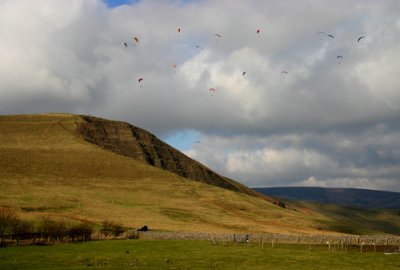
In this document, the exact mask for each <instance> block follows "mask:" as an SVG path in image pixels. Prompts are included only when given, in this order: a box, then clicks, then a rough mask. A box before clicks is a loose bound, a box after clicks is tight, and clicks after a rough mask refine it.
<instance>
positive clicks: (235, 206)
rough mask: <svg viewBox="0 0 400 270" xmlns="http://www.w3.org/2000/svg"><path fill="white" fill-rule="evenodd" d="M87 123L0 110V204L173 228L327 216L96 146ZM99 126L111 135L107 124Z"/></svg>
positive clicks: (307, 227) (275, 227) (274, 225)
mask: <svg viewBox="0 0 400 270" xmlns="http://www.w3.org/2000/svg"><path fill="white" fill-rule="evenodd" d="M92 124H93V122H92V123H91V122H90V121H88V120H87V119H85V118H83V117H81V116H77V115H68V114H46V115H17V116H0V131H1V132H0V168H1V170H0V207H13V208H15V209H17V210H18V212H19V214H20V216H21V217H23V218H27V219H33V220H40V219H41V218H43V216H50V217H55V218H62V219H68V220H76V221H80V220H85V221H89V222H93V223H96V224H100V223H101V222H103V221H105V220H113V221H115V222H120V223H121V224H123V225H124V226H127V227H133V228H135V227H139V226H142V225H144V224H145V225H148V226H149V227H150V228H151V229H157V230H173V231H203V232H244V231H251V232H280V233H315V232H319V233H323V232H321V231H318V229H317V228H318V227H319V226H320V222H321V220H326V221H329V220H328V219H326V218H325V217H324V216H323V215H320V214H318V213H313V215H308V214H307V213H305V212H303V211H293V210H288V209H284V208H281V207H278V206H276V205H274V204H273V203H271V202H269V201H267V200H265V199H264V198H262V197H259V196H253V195H249V194H246V193H245V192H237V191H232V190H228V189H225V188H221V187H217V186H214V185H209V184H205V183H202V182H199V181H192V180H189V179H187V178H184V177H181V176H179V175H178V174H176V173H173V172H170V171H167V170H163V169H160V168H158V167H155V166H151V165H149V164H148V162H149V161H148V160H147V161H146V160H139V159H134V158H131V157H128V156H126V155H121V154H117V153H116V152H117V151H116V152H112V151H109V150H107V149H105V148H107V147H104V146H103V147H99V145H97V144H94V143H90V142H88V139H89V140H90V138H93V136H92V135H91V134H89V135H88V136H86V139H85V137H84V136H83V135H82V132H80V133H79V132H78V130H80V131H81V128H82V126H83V125H89V127H90V125H92ZM106 125H108V124H106ZM118 125H119V124H118ZM111 126H112V125H111ZM95 128H96V129H97V127H96V124H95ZM129 128H130V127H128V129H129ZM111 130H112V129H111ZM104 132H105V133H106V134H108V138H112V136H110V129H109V128H108V127H107V128H104ZM107 132H108V133H107ZM121 132H122V131H121V130H119V129H118V131H116V133H115V134H121ZM92 134H98V133H97V131H93V133H92ZM91 136H92V137H91ZM122 144H123V143H122V142H121V140H120V144H119V145H120V146H119V147H120V149H121V151H123V147H122V146H121V145H122ZM142 147H143V148H144V149H150V148H151V147H152V146H150V145H143V146H142ZM114 150H115V149H114ZM142 151H144V150H142ZM147 152H148V153H149V155H150V156H151V155H152V154H151V153H150V150H147ZM154 160H155V163H157V162H158V161H157V160H156V159H154ZM196 166H200V165H196ZM197 170H198V169H194V170H193V171H197ZM204 170H206V169H204ZM221 178H222V177H221ZM230 189H233V188H232V187H230Z"/></svg>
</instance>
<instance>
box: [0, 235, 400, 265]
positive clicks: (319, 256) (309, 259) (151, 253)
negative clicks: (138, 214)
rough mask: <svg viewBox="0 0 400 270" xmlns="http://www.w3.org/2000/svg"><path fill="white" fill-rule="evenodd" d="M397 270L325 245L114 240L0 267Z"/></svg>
mask: <svg viewBox="0 0 400 270" xmlns="http://www.w3.org/2000/svg"><path fill="white" fill-rule="evenodd" d="M121 268H123V269H126V268H127V269H399V268H400V255H398V254H394V255H384V254H383V253H373V252H369V253H360V251H359V249H354V250H351V251H349V250H348V251H347V252H344V251H337V252H329V251H328V250H327V248H326V247H324V246H312V247H311V250H310V247H309V246H308V245H307V246H306V245H275V246H274V248H272V247H271V246H269V245H266V246H264V247H260V246H258V245H237V246H234V245H230V246H223V245H217V246H213V245H211V244H210V242H208V241H155V240H114V241H97V242H87V243H79V244H60V245H54V246H27V247H8V248H1V249H0V269H2V270H6V269H121Z"/></svg>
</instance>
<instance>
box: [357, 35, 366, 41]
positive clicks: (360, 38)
mask: <svg viewBox="0 0 400 270" xmlns="http://www.w3.org/2000/svg"><path fill="white" fill-rule="evenodd" d="M363 38H365V37H362V36H361V37H359V38H358V39H357V42H360V40H362V39H363Z"/></svg>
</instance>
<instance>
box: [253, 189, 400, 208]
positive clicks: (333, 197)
mask: <svg viewBox="0 0 400 270" xmlns="http://www.w3.org/2000/svg"><path fill="white" fill-rule="evenodd" d="M254 190H256V191H258V192H260V193H262V194H265V195H267V196H273V197H278V198H286V199H291V200H298V201H313V202H319V203H327V204H338V205H346V206H352V207H365V208H386V209H400V193H398V192H389V191H380V190H369V189H356V188H320V187H275V188H254Z"/></svg>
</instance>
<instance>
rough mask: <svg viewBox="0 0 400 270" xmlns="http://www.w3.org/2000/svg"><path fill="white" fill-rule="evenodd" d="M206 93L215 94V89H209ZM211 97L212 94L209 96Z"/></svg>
mask: <svg viewBox="0 0 400 270" xmlns="http://www.w3.org/2000/svg"><path fill="white" fill-rule="evenodd" d="M208 92H210V93H215V88H212V87H211V88H210V89H208ZM211 95H212V94H211Z"/></svg>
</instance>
